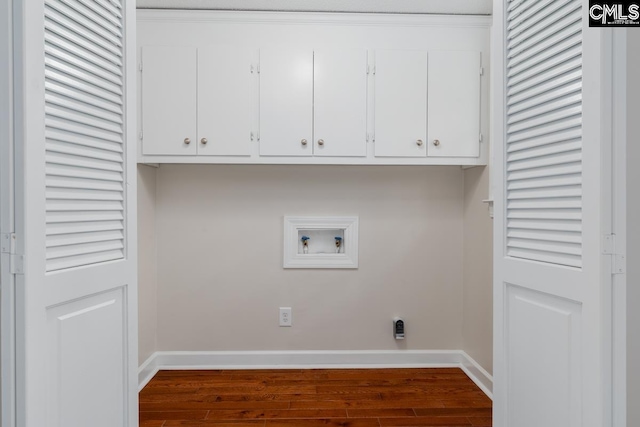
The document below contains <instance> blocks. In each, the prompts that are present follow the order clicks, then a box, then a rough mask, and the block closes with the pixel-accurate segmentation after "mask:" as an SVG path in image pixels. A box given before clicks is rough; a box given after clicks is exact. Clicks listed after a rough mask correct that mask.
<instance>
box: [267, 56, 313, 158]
mask: <svg viewBox="0 0 640 427" xmlns="http://www.w3.org/2000/svg"><path fill="white" fill-rule="evenodd" d="M312 120H313V51H311V50H291V49H282V50H275V49H262V50H261V51H260V155H261V156H311V155H312V154H313V146H312V141H313V130H312V126H313V124H312Z"/></svg>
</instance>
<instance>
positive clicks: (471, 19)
mask: <svg viewBox="0 0 640 427" xmlns="http://www.w3.org/2000/svg"><path fill="white" fill-rule="evenodd" d="M137 19H138V22H144V21H150V22H174V23H175V22H185V23H187V22H216V21H226V22H228V21H235V22H245V23H248V24H251V23H254V24H255V23H266V24H269V23H272V24H292V25H296V24H298V25H299V24H332V25H350V26H353V25H368V26H371V25H378V26H394V27H402V26H405V27H450V26H451V25H455V26H457V27H471V28H473V27H482V28H488V27H490V26H491V23H492V18H491V16H477V15H424V14H387V13H384V14H381V13H337V12H272V11H261V12H246V11H218V10H160V9H158V10H153V9H145V10H138V15H137Z"/></svg>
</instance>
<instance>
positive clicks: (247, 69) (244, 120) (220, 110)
mask: <svg viewBox="0 0 640 427" xmlns="http://www.w3.org/2000/svg"><path fill="white" fill-rule="evenodd" d="M256 58H257V51H255V50H251V49H238V48H231V47H206V48H201V49H198V94H197V97H198V102H197V105H198V113H197V114H198V143H197V146H198V155H215V156H248V155H249V154H250V150H251V140H252V138H253V137H254V136H253V132H254V129H253V128H252V125H253V122H254V115H255V113H254V111H255V110H253V108H252V107H253V106H254V104H255V96H254V85H253V81H254V78H253V77H254V74H255V73H256V72H257V70H256V68H255V66H253V64H254V63H255V62H256ZM252 66H253V67H252Z"/></svg>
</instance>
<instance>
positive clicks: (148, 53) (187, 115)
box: [142, 46, 197, 156]
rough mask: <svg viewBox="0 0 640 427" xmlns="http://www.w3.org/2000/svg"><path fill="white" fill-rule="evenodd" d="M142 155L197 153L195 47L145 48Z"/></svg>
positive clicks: (143, 60) (143, 59)
mask: <svg viewBox="0 0 640 427" xmlns="http://www.w3.org/2000/svg"><path fill="white" fill-rule="evenodd" d="M142 136H143V140H142V153H143V154H146V155H154V154H157V155H172V156H176V155H187V154H191V155H193V154H196V150H197V144H196V140H195V139H196V48H195V47H184V46H181V47H166V46H146V47H143V48H142Z"/></svg>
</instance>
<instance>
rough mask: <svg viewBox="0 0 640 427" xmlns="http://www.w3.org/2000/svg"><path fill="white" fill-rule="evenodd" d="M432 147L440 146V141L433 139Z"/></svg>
mask: <svg viewBox="0 0 640 427" xmlns="http://www.w3.org/2000/svg"><path fill="white" fill-rule="evenodd" d="M433 145H435V146H436V147H437V146H438V145H440V140H439V139H434V140H433Z"/></svg>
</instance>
